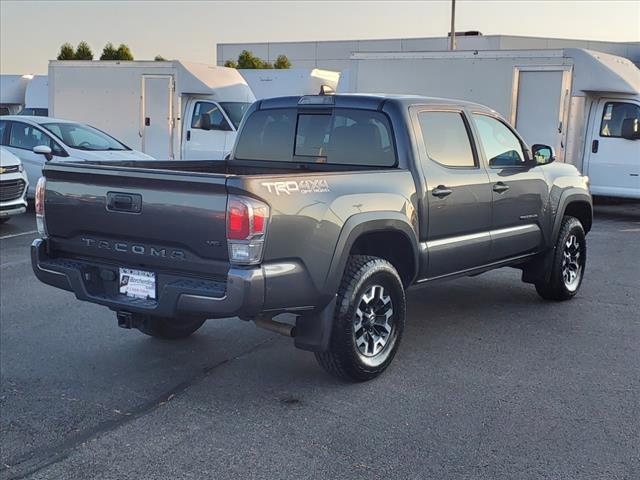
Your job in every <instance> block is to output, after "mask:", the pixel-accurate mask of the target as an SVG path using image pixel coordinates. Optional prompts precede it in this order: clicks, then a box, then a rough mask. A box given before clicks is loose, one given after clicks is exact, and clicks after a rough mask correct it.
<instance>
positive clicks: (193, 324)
mask: <svg viewBox="0 0 640 480" xmlns="http://www.w3.org/2000/svg"><path fill="white" fill-rule="evenodd" d="M139 320H140V321H139V322H137V326H136V328H137V329H138V330H140V331H141V332H142V333H144V334H145V335H149V336H150V337H156V338H163V339H165V340H178V339H180V338H186V337H188V336H189V335H191V334H192V333H194V332H195V331H196V330H198V329H199V328H200V327H201V326H202V324H203V323H204V322H205V320H203V319H177V318H165V317H154V316H151V315H145V316H143V317H142V318H140V319H139Z"/></svg>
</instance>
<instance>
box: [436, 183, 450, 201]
mask: <svg viewBox="0 0 640 480" xmlns="http://www.w3.org/2000/svg"><path fill="white" fill-rule="evenodd" d="M452 193H453V190H451V189H450V188H447V187H445V186H444V185H438V186H437V187H436V188H434V189H433V190H431V195H433V196H434V197H438V198H444V197H446V196H447V195H451V194H452Z"/></svg>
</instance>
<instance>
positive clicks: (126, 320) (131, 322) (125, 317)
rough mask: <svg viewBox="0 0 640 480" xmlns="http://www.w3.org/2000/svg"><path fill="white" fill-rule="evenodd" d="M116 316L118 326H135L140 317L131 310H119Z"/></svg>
mask: <svg viewBox="0 0 640 480" xmlns="http://www.w3.org/2000/svg"><path fill="white" fill-rule="evenodd" d="M116 317H117V318H118V326H119V327H120V328H137V327H138V324H139V323H140V319H139V318H137V316H135V315H134V314H133V313H131V312H124V311H119V312H117V313H116Z"/></svg>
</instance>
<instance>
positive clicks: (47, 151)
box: [33, 145, 53, 161]
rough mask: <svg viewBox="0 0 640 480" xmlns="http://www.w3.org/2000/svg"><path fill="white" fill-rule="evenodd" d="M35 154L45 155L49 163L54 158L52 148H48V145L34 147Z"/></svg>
mask: <svg viewBox="0 0 640 480" xmlns="http://www.w3.org/2000/svg"><path fill="white" fill-rule="evenodd" d="M33 153H37V154H38V155H44V158H46V159H47V161H49V160H51V159H52V158H53V153H52V152H51V148H49V147H47V146H46V145H36V146H35V147H33Z"/></svg>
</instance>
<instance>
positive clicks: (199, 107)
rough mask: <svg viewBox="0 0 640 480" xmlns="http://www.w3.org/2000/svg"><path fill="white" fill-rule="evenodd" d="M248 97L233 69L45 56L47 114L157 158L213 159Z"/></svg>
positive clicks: (230, 136)
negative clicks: (49, 58) (96, 130)
mask: <svg viewBox="0 0 640 480" xmlns="http://www.w3.org/2000/svg"><path fill="white" fill-rule="evenodd" d="M254 100H255V97H254V95H253V93H252V92H251V89H250V88H249V86H248V85H247V82H245V80H244V79H243V78H242V76H241V75H240V74H239V73H238V71H237V70H235V69H232V68H225V67H215V66H210V65H205V64H197V63H187V62H181V61H177V60H173V61H167V62H154V61H132V62H119V61H99V62H92V61H51V62H49V114H50V115H51V116H55V117H58V118H65V119H68V120H75V121H78V122H82V123H86V124H89V125H92V126H94V127H96V128H99V129H101V130H104V131H106V132H109V134H111V135H113V136H114V137H116V138H118V139H119V140H121V141H122V142H123V143H125V144H126V145H127V146H129V147H131V148H133V149H136V150H140V151H143V152H144V153H146V154H148V155H151V156H152V157H154V158H156V159H158V160H175V159H182V160H201V159H207V160H221V159H223V158H224V157H225V156H226V155H227V154H228V153H229V152H230V151H231V148H232V147H233V143H234V140H235V136H236V130H237V128H238V125H239V124H240V120H241V119H242V115H243V114H244V112H245V111H246V109H247V108H248V107H249V106H250V105H251V103H253V101H254Z"/></svg>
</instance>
